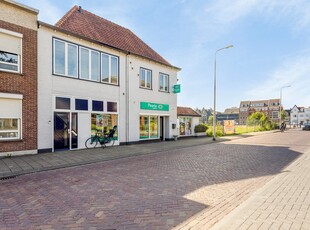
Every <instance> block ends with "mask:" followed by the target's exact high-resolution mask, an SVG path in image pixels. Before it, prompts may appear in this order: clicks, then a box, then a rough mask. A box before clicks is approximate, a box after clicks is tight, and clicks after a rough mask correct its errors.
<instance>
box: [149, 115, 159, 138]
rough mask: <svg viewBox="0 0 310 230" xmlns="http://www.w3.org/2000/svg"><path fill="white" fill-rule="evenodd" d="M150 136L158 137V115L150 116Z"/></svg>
mask: <svg viewBox="0 0 310 230" xmlns="http://www.w3.org/2000/svg"><path fill="white" fill-rule="evenodd" d="M150 138H158V117H157V116H156V117H155V116H150Z"/></svg>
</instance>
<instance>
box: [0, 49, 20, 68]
mask: <svg viewBox="0 0 310 230" xmlns="http://www.w3.org/2000/svg"><path fill="white" fill-rule="evenodd" d="M0 52H3V53H7V54H13V55H17V64H15V63H9V62H5V61H0V63H2V64H5V65H10V66H17V70H10V69H5V68H1V67H0V70H1V71H5V72H11V73H20V60H21V58H20V55H19V54H15V53H9V52H5V51H1V50H0Z"/></svg>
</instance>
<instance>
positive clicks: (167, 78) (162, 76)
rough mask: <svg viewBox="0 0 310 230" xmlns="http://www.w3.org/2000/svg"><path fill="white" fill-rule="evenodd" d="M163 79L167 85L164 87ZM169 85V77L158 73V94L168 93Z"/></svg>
mask: <svg viewBox="0 0 310 230" xmlns="http://www.w3.org/2000/svg"><path fill="white" fill-rule="evenodd" d="M161 78H163V90H161V89H160V86H161V85H160V79H161ZM165 79H166V80H167V84H168V85H166V81H165ZM169 85H170V82H169V75H168V74H164V73H159V84H158V86H159V89H158V90H159V91H160V92H166V93H169ZM166 87H167V90H165V88H166Z"/></svg>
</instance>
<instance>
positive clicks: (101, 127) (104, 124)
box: [91, 113, 118, 140]
mask: <svg viewBox="0 0 310 230" xmlns="http://www.w3.org/2000/svg"><path fill="white" fill-rule="evenodd" d="M117 121H118V115H116V114H97V113H92V114H91V135H92V136H93V135H95V134H96V132H99V133H100V134H104V133H108V132H109V131H110V129H113V127H114V126H115V125H116V126H117V125H118V122H117ZM114 137H115V140H117V139H118V133H117V131H116V132H115V135H114Z"/></svg>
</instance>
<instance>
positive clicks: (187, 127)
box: [179, 117, 192, 136]
mask: <svg viewBox="0 0 310 230" xmlns="http://www.w3.org/2000/svg"><path fill="white" fill-rule="evenodd" d="M179 122H180V123H179V129H180V130H179V132H180V136H187V135H192V118H190V117H181V118H179Z"/></svg>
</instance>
